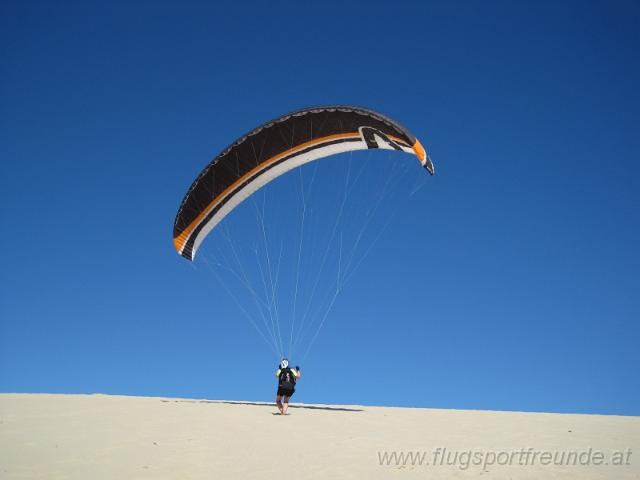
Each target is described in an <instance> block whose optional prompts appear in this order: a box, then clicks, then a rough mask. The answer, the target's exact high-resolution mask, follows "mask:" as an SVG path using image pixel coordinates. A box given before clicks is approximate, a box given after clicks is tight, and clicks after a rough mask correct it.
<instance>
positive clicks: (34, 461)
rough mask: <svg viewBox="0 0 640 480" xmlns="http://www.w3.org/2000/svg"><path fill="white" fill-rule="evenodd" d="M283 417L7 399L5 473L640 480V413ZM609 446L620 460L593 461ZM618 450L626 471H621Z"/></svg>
mask: <svg viewBox="0 0 640 480" xmlns="http://www.w3.org/2000/svg"><path fill="white" fill-rule="evenodd" d="M275 411H276V410H275V408H274V406H272V405H267V404H251V403H242V402H235V403H230V402H217V401H207V400H186V399H185V400H181V399H163V398H149V397H122V396H107V395H28V394H1V395H0V478H2V479H3V480H9V479H22V478H28V479H33V478H43V479H44V478H46V479H63V478H64V479H83V480H84V479H137V478H140V479H146V478H149V479H151V478H153V479H205V478H206V479H235V478H237V479H254V478H265V479H267V478H269V479H271V478H289V477H290V478H295V479H307V478H327V479H330V478H354V479H356V478H358V479H360V478H362V479H378V478H381V479H382V478H384V479H387V478H391V479H393V478H406V479H413V478H421V479H425V478H496V479H497V478H505V479H507V478H517V479H520V478H531V479H543V478H545V479H547V478H567V479H591V478H602V479H615V478H640V417H617V416H600V415H563V414H544V413H515V412H489V411H459V410H458V411H456V410H432V409H409V408H382V407H354V406H345V407H341V406H320V405H317V406H312V405H307V406H298V408H293V409H291V410H290V412H291V415H289V416H287V417H281V416H277V415H274V412H275ZM438 449H440V450H439V452H440V454H439V456H435V455H436V453H435V452H436V451H438ZM589 449H591V450H589ZM527 450H528V451H529V452H530V453H529V454H527V453H526V451H527ZM394 451H395V456H394V454H393V452H394ZM514 451H515V452H520V453H516V454H514V453H510V452H514ZM535 451H538V453H537V454H536V455H537V456H538V457H537V458H538V460H537V461H535V459H532V456H533V455H534V452H535ZM542 451H549V455H554V454H555V455H556V456H555V457H553V458H552V459H551V463H552V464H551V465H548V464H547V465H543V464H542V463H541V456H542V455H543V452H542ZM597 451H601V452H602V454H603V455H604V458H603V459H601V461H602V463H605V462H607V463H609V464H608V465H604V464H603V465H593V462H594V456H597V453H596V452H597ZM616 451H620V454H619V455H618V454H616ZM385 452H386V455H387V456H386V457H385V456H384V455H385ZM562 452H565V453H564V455H565V457H564V459H563V457H561V456H560V455H561V453H562ZM571 452H573V453H571ZM401 453H402V454H404V455H405V456H404V457H399V456H398V455H399V454H401ZM409 453H411V455H414V456H413V457H411V456H410V455H409ZM456 454H457V456H455V455H456ZM526 455H528V456H526ZM571 455H573V457H571ZM579 455H581V457H580V456H579ZM612 455H616V458H615V460H616V461H619V462H620V463H623V465H612V464H611V462H612V460H613V457H612ZM509 456H511V457H509ZM547 458H548V457H547ZM438 459H439V460H438ZM492 459H493V460H492ZM571 460H573V463H577V464H576V465H574V464H571ZM554 461H555V462H558V461H565V462H567V461H568V462H569V463H570V464H569V465H554V464H553V462H554ZM420 462H422V463H420ZM434 462H435V463H436V465H434ZM473 462H477V463H478V464H475V465H474V464H473ZM509 462H510V463H511V465H499V464H498V463H509ZM427 463H428V464H427ZM448 463H455V464H448ZM527 463H528V464H527ZM532 463H533V464H532ZM580 463H591V465H584V464H580ZM465 464H466V467H465ZM483 464H484V465H483Z"/></svg>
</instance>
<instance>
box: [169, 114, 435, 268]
mask: <svg viewBox="0 0 640 480" xmlns="http://www.w3.org/2000/svg"><path fill="white" fill-rule="evenodd" d="M366 149H388V150H397V151H400V152H406V153H410V154H413V155H415V156H416V157H417V158H418V160H419V161H420V163H421V164H422V165H423V166H424V168H425V169H426V170H427V171H428V172H429V173H430V174H432V175H433V173H434V167H433V163H432V162H431V159H430V158H429V156H428V155H427V152H426V151H425V149H424V147H423V146H422V144H421V143H420V142H419V141H418V140H417V139H416V138H415V137H414V136H413V135H412V134H411V133H410V132H409V131H408V130H407V129H405V128H404V127H402V126H400V125H399V124H398V123H397V122H395V121H393V120H391V119H390V118H388V117H385V116H384V115H382V114H380V113H378V112H375V111H373V110H369V109H365V108H359V107H351V106H343V105H337V106H327V107H317V108H307V109H303V110H298V111H295V112H292V113H290V114H287V115H284V116H282V117H279V118H277V119H275V120H272V121H270V122H267V123H265V124H264V125H261V126H260V127H258V128H256V129H255V130H253V131H251V132H249V133H248V134H246V135H244V136H243V137H241V138H239V139H238V140H236V141H235V142H234V143H232V144H231V145H230V146H229V147H227V148H226V149H225V150H223V151H222V152H221V153H220V154H219V155H218V156H216V157H215V158H214V159H213V160H212V161H211V162H210V163H209V164H208V165H207V166H206V167H205V169H204V170H203V171H202V172H201V173H200V175H198V177H197V178H196V180H195V181H194V182H193V184H192V185H191V187H190V188H189V191H188V192H187V194H186V195H185V197H184V199H183V200H182V203H181V205H180V208H179V210H178V214H177V216H176V219H175V223H174V227H173V243H174V246H175V248H176V250H177V252H178V253H179V254H180V255H182V256H183V257H184V258H186V259H188V260H193V259H194V257H195V254H196V252H197V250H198V247H199V246H200V244H201V243H202V241H203V240H204V238H205V237H206V236H207V234H208V233H209V232H210V231H211V230H212V229H213V228H214V227H215V226H216V225H217V224H218V223H219V222H220V221H221V220H222V219H223V218H224V217H225V216H226V215H227V214H229V212H231V211H232V210H233V209H234V208H235V207H236V206H238V205H239V204H240V203H241V202H242V201H243V200H245V199H246V198H247V197H249V196H250V195H251V194H253V193H254V192H255V191H256V190H258V189H259V188H261V187H262V186H264V185H265V184H267V183H269V182H270V181H272V180H273V179H275V178H277V177H278V176H280V175H282V174H284V173H285V172H287V171H289V170H291V169H293V168H296V167H298V166H300V165H303V164H305V163H308V162H311V161H313V160H318V159H321V158H324V157H328V156H330V155H334V154H338V153H342V152H348V151H353V150H366Z"/></svg>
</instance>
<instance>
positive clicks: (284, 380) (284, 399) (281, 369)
mask: <svg viewBox="0 0 640 480" xmlns="http://www.w3.org/2000/svg"><path fill="white" fill-rule="evenodd" d="M301 376H302V372H300V367H296V368H295V370H294V369H291V368H289V360H287V359H286V358H283V359H282V360H281V361H280V365H279V366H278V370H276V377H277V378H278V393H277V395H276V405H277V406H278V410H279V411H280V414H281V415H286V414H287V409H288V408H289V399H290V398H291V396H292V395H293V394H294V392H295V391H296V382H297V381H298V380H299V379H300V377H301Z"/></svg>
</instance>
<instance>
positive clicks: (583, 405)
mask: <svg viewBox="0 0 640 480" xmlns="http://www.w3.org/2000/svg"><path fill="white" fill-rule="evenodd" d="M302 3H308V2H289V3H284V2H283V3H281V2H266V3H265V4H263V5H262V6H259V5H253V4H250V3H243V2H231V3H227V4H226V6H225V8H219V7H214V6H212V5H209V4H208V2H202V3H199V4H198V3H190V4H188V3H183V2H180V5H177V4H169V3H164V4H162V3H156V2H147V3H137V4H130V3H127V4H121V5H119V6H118V5H115V4H113V5H104V2H101V3H96V4H93V5H90V4H89V3H88V2H77V3H75V4H74V3H71V2H65V3H57V2H44V3H42V4H37V3H33V2H3V3H2V6H1V7H0V18H1V20H0V22H1V25H0V44H1V47H0V48H1V53H0V55H1V57H0V58H1V60H2V62H1V64H2V74H1V75H0V78H1V79H0V86H1V98H2V101H1V105H2V107H1V108H2V115H1V117H0V122H1V123H0V132H1V134H0V177H1V178H2V188H1V189H0V197H1V198H0V205H1V207H0V209H1V210H0V213H1V214H2V223H3V230H2V232H3V234H2V236H1V237H0V247H1V248H2V252H3V253H2V266H1V267H0V390H1V391H3V392H61V393H75V392H77V393H83V392H103V393H110V394H128V395H158V396H184V397H206V398H220V399H237V400H240V399H249V400H268V399H271V398H272V396H273V393H274V387H275V386H274V379H273V369H274V360H273V355H272V354H270V353H269V351H268V349H267V348H266V346H265V344H264V343H262V341H261V340H260V338H259V337H258V336H256V335H255V333H253V331H252V329H251V327H250V325H249V324H248V323H247V322H246V321H245V320H244V319H243V318H242V317H241V316H240V314H239V312H238V310H237V307H236V306H235V305H234V303H233V302H232V301H231V299H230V298H229V297H228V296H227V295H224V294H222V293H221V292H219V291H217V290H215V289H212V288H211V285H210V284H208V285H205V283H206V282H203V279H202V276H201V275H199V274H198V272H197V271H195V273H194V269H193V268H192V267H191V266H190V265H189V264H188V262H186V261H185V260H184V259H182V258H181V257H179V256H178V255H176V253H175V251H174V250H173V247H172V244H171V229H172V223H173V219H174V215H175V212H176V209H177V207H178V204H179V202H180V200H181V198H182V196H183V194H184V192H185V190H186V188H187V187H188V185H189V184H190V183H191V181H192V180H193V178H194V177H195V175H197V173H198V172H199V171H200V169H201V168H202V167H203V166H204V165H205V164H206V163H207V162H208V161H209V160H210V159H211V158H212V157H213V156H214V155H215V154H216V153H217V152H218V151H220V150H221V149H222V148H223V147H225V146H226V145H227V144H228V143H230V141H232V140H234V139H235V138H236V137H238V136H239V135H241V134H243V133H244V132H246V131H248V130H249V129H251V128H252V127H254V126H256V125H257V124H259V123H261V122H263V121H265V120H268V119H270V118H273V117H275V116H278V115H280V114H283V113H286V112H288V111H290V110H293V109H297V108H301V107H305V106H309V105H318V104H332V103H348V104H356V105H364V106H368V107H371V108H374V109H376V110H379V111H382V112H384V113H386V114H388V115H390V116H391V117H393V118H396V119H398V120H399V121H400V122H401V123H403V124H404V125H406V126H407V127H409V128H410V129H411V130H412V131H413V133H415V134H416V135H417V136H418V137H419V138H420V139H421V140H423V141H424V143H425V145H426V146H427V148H428V149H429V151H430V153H431V156H432V157H433V159H434V162H435V164H436V168H437V174H436V176H435V177H433V178H428V179H427V180H428V181H426V182H425V184H424V186H423V188H422V189H421V190H420V191H419V194H417V196H416V197H415V198H417V199H418V200H419V201H416V202H414V203H413V204H412V206H411V208H403V209H401V211H400V213H399V214H398V215H397V217H396V219H395V221H394V224H393V228H392V229H390V230H389V231H388V232H386V233H385V234H384V235H383V236H382V237H381V240H380V241H379V243H378V244H376V247H375V249H374V251H372V253H371V254H370V256H369V257H368V258H367V261H366V262H365V264H364V265H363V267H362V269H361V270H360V271H359V272H358V277H357V279H356V280H355V281H354V282H353V283H352V284H351V286H350V287H349V289H348V290H347V291H345V292H343V295H342V296H341V298H340V301H339V302H338V303H337V304H336V306H335V308H334V309H333V311H332V313H331V318H330V319H329V320H327V324H326V325H325V327H324V328H323V330H322V333H321V335H320V337H319V338H318V341H317V342H316V344H315V346H314V347H313V353H312V354H311V355H309V357H308V358H307V359H306V362H305V363H304V364H302V365H301V366H302V367H303V370H304V371H305V374H306V378H305V379H304V381H303V383H301V384H300V387H299V391H298V392H297V393H296V397H294V398H295V399H296V400H298V401H305V402H318V403H355V404H369V405H399V406H422V407H440V408H473V409H509V410H533V411H554V412H592V413H616V414H634V415H639V414H640V385H639V381H638V371H640V349H639V348H638V345H639V344H640V341H639V340H640V326H639V323H640V322H639V320H640V248H639V247H638V246H639V245H640V216H639V210H640V181H639V178H640V162H639V160H640V135H639V132H640V120H639V118H640V95H639V93H638V85H640V66H639V63H638V51H640V38H639V35H640V33H639V32H640V29H639V28H638V25H639V24H640V5H639V4H638V3H637V2H631V1H628V2H627V1H619V2H605V1H602V2H530V3H527V2H509V1H503V2H447V4H446V5H443V3H444V2H439V3H438V4H437V3H435V2H415V3H410V2H407V3H401V4H397V5H395V6H394V8H393V9H392V10H389V8H388V6H387V5H388V4H387V3H386V2H384V3H383V2H371V1H367V2H362V3H360V4H358V3H356V2H336V3H328V2H314V5H313V6H304V5H302ZM345 3H348V5H346V4H345ZM294 363H295V359H294ZM341 366H342V367H348V371H349V373H350V374H349V375H342V374H336V372H337V371H340V370H339V369H340V367H341Z"/></svg>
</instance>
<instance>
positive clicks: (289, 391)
mask: <svg viewBox="0 0 640 480" xmlns="http://www.w3.org/2000/svg"><path fill="white" fill-rule="evenodd" d="M295 391H296V390H295V388H284V387H278V395H279V396H281V397H291V396H292V395H293V394H294V393H295Z"/></svg>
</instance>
